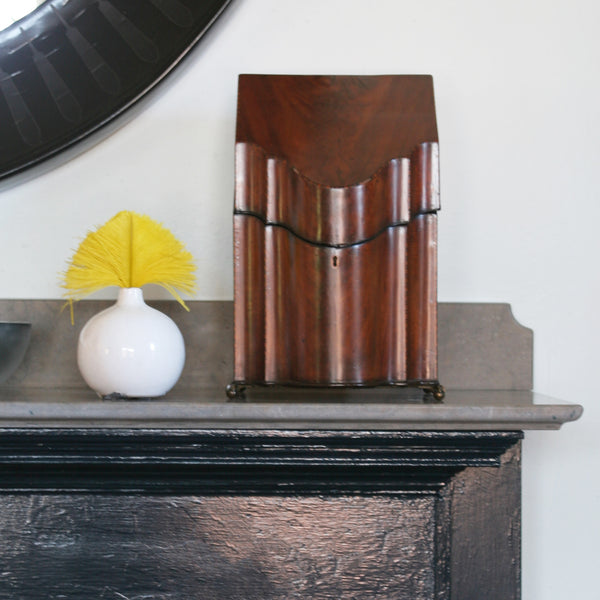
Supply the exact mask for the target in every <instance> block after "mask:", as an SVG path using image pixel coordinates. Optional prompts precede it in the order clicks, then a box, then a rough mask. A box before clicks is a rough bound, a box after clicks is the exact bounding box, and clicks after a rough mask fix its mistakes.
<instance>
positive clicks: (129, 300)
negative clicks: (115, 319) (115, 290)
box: [117, 287, 144, 306]
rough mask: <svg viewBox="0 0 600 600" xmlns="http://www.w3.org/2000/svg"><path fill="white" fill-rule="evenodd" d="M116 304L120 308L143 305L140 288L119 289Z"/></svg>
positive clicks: (142, 295)
mask: <svg viewBox="0 0 600 600" xmlns="http://www.w3.org/2000/svg"><path fill="white" fill-rule="evenodd" d="M117 304H119V305H120V306H139V305H140V304H144V294H143V293H142V290H141V288H137V287H133V288H121V289H120V290H119V296H118V298H117Z"/></svg>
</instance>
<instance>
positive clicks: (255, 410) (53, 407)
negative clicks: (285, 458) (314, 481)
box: [0, 389, 582, 431]
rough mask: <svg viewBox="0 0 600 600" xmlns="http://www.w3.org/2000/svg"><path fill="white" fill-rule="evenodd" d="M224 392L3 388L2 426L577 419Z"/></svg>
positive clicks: (352, 426) (547, 403)
mask: <svg viewBox="0 0 600 600" xmlns="http://www.w3.org/2000/svg"><path fill="white" fill-rule="evenodd" d="M222 395H223V394H219V393H218V392H217V391H215V392H214V393H213V394H210V395H205V394H200V393H198V394H193V393H190V394H189V395H187V394H173V395H172V396H169V397H168V399H157V400H149V401H108V400H99V399H98V398H96V397H95V396H94V394H93V393H92V392H89V393H87V392H81V391H79V390H60V389H59V390H56V389H54V390H41V389H28V390H17V389H7V390H4V391H3V394H2V402H0V428H2V427H143V428H146V427H148V428H178V429H203V428H208V429H329V430H382V431H383V430H438V431H439V430H509V431H511V430H522V429H558V428H559V427H560V426H561V425H562V424H563V423H566V422H568V421H573V420H575V419H577V418H578V417H579V416H580V415H581V410H582V409H581V407H580V406H577V405H570V404H559V403H557V401H555V400H554V399H552V398H548V397H546V396H542V395H539V394H534V393H532V392H527V391H515V390H509V391H499V390H481V391H476V390H449V391H448V393H447V396H446V398H445V400H444V402H443V403H441V404H424V403H422V402H420V401H413V400H404V399H401V400H399V401H395V400H392V399H391V398H389V397H388V398H381V397H379V398H372V397H369V396H370V395H369V394H368V393H367V394H364V395H363V398H362V399H360V398H357V399H353V400H347V401H337V402H332V401H328V400H325V401H322V400H319V399H318V395H317V396H315V399H314V400H313V401H311V402H307V401H306V400H304V401H303V400H291V399H289V397H288V398H286V396H285V394H282V396H281V397H280V398H279V400H278V401H264V400H263V401H249V402H244V403H236V402H227V401H225V400H224V399H223V398H222Z"/></svg>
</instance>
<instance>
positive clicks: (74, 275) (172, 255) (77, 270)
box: [61, 210, 196, 310]
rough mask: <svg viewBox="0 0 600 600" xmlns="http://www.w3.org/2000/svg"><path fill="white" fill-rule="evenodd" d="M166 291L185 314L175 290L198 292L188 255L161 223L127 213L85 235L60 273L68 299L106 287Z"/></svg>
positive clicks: (177, 292) (183, 304) (76, 298)
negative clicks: (151, 287) (157, 287)
mask: <svg viewBox="0 0 600 600" xmlns="http://www.w3.org/2000/svg"><path fill="white" fill-rule="evenodd" d="M147 283H154V284H157V285H160V286H162V287H163V288H165V289H166V290H167V291H168V292H169V293H170V294H172V295H173V296H174V297H175V298H176V299H177V301H178V302H179V303H180V304H181V305H182V306H183V307H184V308H185V309H186V310H188V308H187V306H186V305H185V302H184V301H183V299H182V298H181V296H180V295H179V292H185V293H193V292H194V291H195V289H196V277H195V265H194V260H193V257H192V255H191V254H190V253H189V252H188V251H187V250H186V249H185V247H184V246H183V244H182V243H181V242H180V241H179V240H178V239H177V238H176V237H175V236H174V235H173V234H172V233H171V232H170V231H169V230H168V229H167V228H166V227H164V226H163V225H161V224H160V223H157V222H156V221H154V220H152V219H151V218H150V217H148V216H146V215H140V214H137V213H134V212H130V211H127V210H124V211H121V212H120V213H117V214H116V215H115V216H114V217H113V218H112V219H110V220H109V221H107V222H106V223H105V224H104V225H102V226H101V227H99V228H98V229H97V230H96V231H91V232H90V233H88V235H87V236H86V238H85V239H84V240H83V241H82V242H81V244H80V245H79V248H78V249H77V250H76V252H75V254H74V255H73V257H72V259H71V261H70V263H69V267H68V269H67V271H66V272H65V273H63V275H62V283H61V286H62V287H63V288H64V289H65V290H66V291H65V293H64V296H65V297H66V298H68V300H69V301H73V300H79V299H81V298H83V297H85V296H87V295H89V294H91V293H93V292H95V291H97V290H100V289H102V288H105V287H108V286H119V287H126V288H130V287H142V286H143V285H146V284H147Z"/></svg>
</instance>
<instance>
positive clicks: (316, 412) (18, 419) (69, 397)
mask: <svg viewBox="0 0 600 600" xmlns="http://www.w3.org/2000/svg"><path fill="white" fill-rule="evenodd" d="M110 304H111V302H107V301H83V302H80V303H78V304H77V305H76V307H75V317H76V324H75V326H71V324H70V319H69V311H68V310H65V311H61V308H62V305H63V303H62V301H60V300H0V319H2V320H27V321H31V322H32V323H33V328H32V341H31V346H30V348H29V350H28V353H27V355H26V357H25V360H24V361H23V364H22V365H21V367H19V369H18V370H17V372H16V373H15V374H14V375H13V376H12V378H11V379H10V380H9V381H8V382H7V384H6V385H4V386H0V428H5V427H36V428H37V427H139V428H145V427H148V428H190V429H198V428H216V429H227V428H241V429H252V428H253V429H265V428H267V429H272V428H287V429H330V430H332V429H348V430H522V429H558V428H559V427H560V426H561V425H562V424H564V423H566V422H568V421H573V420H575V419H577V418H579V416H580V415H581V413H582V410H583V409H582V407H581V406H579V405H575V404H568V403H564V402H560V401H558V400H554V399H552V398H548V397H546V396H542V395H539V394H535V393H533V392H531V391H530V390H531V386H532V349H533V334H532V332H531V330H529V329H527V328H525V327H522V326H521V325H519V324H518V323H517V322H516V321H515V320H514V318H513V317H512V313H511V311H510V307H509V306H508V305H507V304H462V303H456V304H455V303H449V304H444V303H441V304H440V305H439V363H440V364H439V374H440V381H441V382H442V383H443V384H444V385H445V386H446V388H447V390H448V391H447V396H446V398H445V399H444V402H443V403H441V404H426V403H423V402H422V401H421V399H420V398H415V395H414V394H415V392H414V391H407V390H402V389H375V390H344V391H337V392H331V391H330V392H327V391H321V392H319V391H313V392H310V393H308V392H306V390H294V389H285V388H281V389H277V390H269V389H266V390H263V389H254V390H251V391H250V393H249V394H248V402H243V403H239V402H228V401H227V398H226V396H225V391H224V390H225V386H226V385H227V383H228V382H229V379H230V377H231V374H232V370H233V369H232V316H233V310H232V303H231V302H203V301H195V302H190V303H189V304H190V308H191V310H190V312H189V313H187V312H185V311H184V310H183V309H182V308H181V307H180V306H179V305H178V304H177V303H175V302H169V301H160V302H153V303H150V304H152V305H154V306H156V307H157V308H159V309H160V310H162V311H164V312H166V313H168V314H169V315H170V316H171V317H172V318H173V319H174V320H175V321H176V322H177V323H178V325H179V326H180V328H181V330H182V331H183V333H184V336H185V339H186V348H187V360H186V367H185V369H184V372H183V374H182V377H181V379H180V381H179V383H178V384H177V386H176V387H175V388H174V389H173V390H172V392H170V393H169V394H168V395H167V396H166V397H165V398H161V399H154V400H149V401H105V400H100V399H99V398H97V397H96V396H95V394H94V393H93V392H92V391H90V390H89V389H88V388H87V387H86V386H85V384H84V383H83V381H82V380H81V377H80V375H79V373H78V371H77V367H76V362H75V349H76V343H77V336H78V334H79V331H80V329H81V327H82V326H83V324H84V323H85V322H86V321H87V319H88V318H89V317H91V316H92V315H93V314H95V313H97V312H98V311H99V310H101V309H102V308H105V307H106V306H108V305H110Z"/></svg>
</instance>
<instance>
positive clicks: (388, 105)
mask: <svg viewBox="0 0 600 600" xmlns="http://www.w3.org/2000/svg"><path fill="white" fill-rule="evenodd" d="M438 162H439V158H438V144H437V130H436V120H435V109H434V102H433V84H432V80H431V78H430V77H427V76H374V77H353V76H335V77H330V76H314V77H312V76H264V75H242V76H240V79H239V89H238V125H237V135H236V186H235V208H234V274H235V292H234V302H235V373H234V381H235V383H236V384H237V385H238V386H239V385H247V384H262V385H270V384H283V385H297V386H375V385H407V384H408V385H419V384H422V383H423V382H430V383H431V382H436V381H437V311H436V307H437V211H438V210H439V206H440V205H439V164H438Z"/></svg>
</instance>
